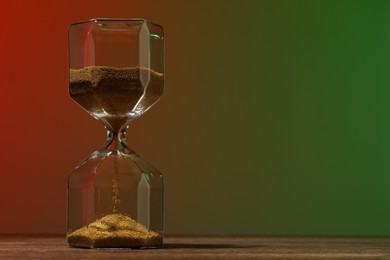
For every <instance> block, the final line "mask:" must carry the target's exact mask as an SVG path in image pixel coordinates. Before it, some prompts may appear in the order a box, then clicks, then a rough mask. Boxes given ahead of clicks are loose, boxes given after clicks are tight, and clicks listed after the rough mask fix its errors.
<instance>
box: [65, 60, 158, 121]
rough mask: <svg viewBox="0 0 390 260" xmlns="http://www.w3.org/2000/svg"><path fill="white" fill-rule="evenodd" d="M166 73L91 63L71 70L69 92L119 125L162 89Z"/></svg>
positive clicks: (95, 111)
mask: <svg viewBox="0 0 390 260" xmlns="http://www.w3.org/2000/svg"><path fill="white" fill-rule="evenodd" d="M163 89H164V75H163V74H162V73H158V72H155V71H154V70H151V69H147V68H141V67H124V68H114V67H108V66H90V67H85V68H82V69H77V70H74V69H70V70H69V94H70V96H71V97H72V98H73V99H74V100H75V101H76V102H77V103H79V104H80V105H81V106H82V107H83V108H85V109H86V110H87V111H89V112H90V113H92V114H95V115H96V114H106V115H107V116H106V118H105V120H106V121H107V122H108V123H109V124H110V125H111V126H112V127H113V128H115V127H120V126H121V125H122V124H123V123H124V122H126V120H125V119H124V117H125V116H126V115H127V114H128V113H130V112H131V111H133V110H134V109H137V110H142V109H144V108H147V107H148V106H150V105H152V104H153V103H154V102H156V101H157V100H158V99H159V98H160V97H161V96H162V93H163Z"/></svg>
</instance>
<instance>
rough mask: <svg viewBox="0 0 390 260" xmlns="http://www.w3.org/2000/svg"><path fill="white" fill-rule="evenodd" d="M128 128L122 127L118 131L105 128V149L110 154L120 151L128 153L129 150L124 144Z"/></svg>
mask: <svg viewBox="0 0 390 260" xmlns="http://www.w3.org/2000/svg"><path fill="white" fill-rule="evenodd" d="M127 128H128V126H124V127H122V128H121V129H120V130H116V131H115V130H112V129H110V128H108V127H106V130H107V140H106V145H105V148H106V149H108V150H109V151H112V152H117V151H120V152H122V153H129V152H130V149H129V148H128V146H127V143H126V131H127Z"/></svg>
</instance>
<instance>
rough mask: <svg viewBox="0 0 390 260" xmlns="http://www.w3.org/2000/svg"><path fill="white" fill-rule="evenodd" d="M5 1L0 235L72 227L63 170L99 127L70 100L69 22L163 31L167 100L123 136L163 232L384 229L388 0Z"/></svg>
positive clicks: (388, 195)
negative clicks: (129, 24)
mask: <svg viewBox="0 0 390 260" xmlns="http://www.w3.org/2000/svg"><path fill="white" fill-rule="evenodd" d="M109 2H110V4H108V1H103V0H98V1H79V0H68V1H49V0H38V1H32V2H31V1H21V0H16V1H8V2H7V3H6V4H4V3H2V4H1V7H0V25H1V26H0V28H1V29H0V54H1V56H0V69H1V70H0V75H1V80H0V91H1V93H0V94H1V102H0V116H1V119H2V128H1V129H0V134H1V136H2V138H1V139H0V142H1V150H0V156H1V159H0V160H1V169H0V174H1V175H0V176H1V179H0V234H1V233H2V234H6V233H13V234H16V233H31V234H38V233H45V234H64V233H65V223H66V181H67V175H68V173H69V172H70V171H71V170H72V169H73V167H75V166H76V165H78V164H79V163H80V162H81V161H82V160H83V159H84V158H85V157H87V156H88V155H89V154H90V153H92V152H93V151H94V150H96V149H97V148H98V147H99V146H101V145H103V143H104V141H105V132H104V129H103V127H102V126H101V124H100V123H99V122H97V121H95V120H94V119H93V118H92V117H90V116H89V115H88V114H87V113H86V112H84V111H83V110H82V109H81V108H79V107H78V106H77V105H76V104H75V103H73V101H72V100H71V99H70V98H69V96H68V93H67V91H68V90H67V73H68V72H67V69H68V63H67V26H68V25H69V24H70V23H73V22H76V21H80V20H86V19H90V18H95V17H143V18H146V19H150V20H152V21H154V22H156V23H159V24H161V25H163V26H164V28H165V33H166V92H165V95H164V97H163V99H161V101H160V102H159V103H158V104H157V105H156V106H155V107H154V108H152V109H151V110H149V111H148V112H147V113H146V114H145V115H144V116H142V117H141V118H140V119H139V120H137V121H136V122H134V124H133V127H132V128H131V130H130V131H129V139H130V144H131V146H132V148H133V149H134V150H135V151H137V152H138V153H139V154H140V155H142V156H143V157H144V158H146V159H147V160H149V161H150V162H152V163H153V164H154V165H155V166H156V167H157V168H158V169H160V170H161V171H162V172H163V173H164V176H165V184H166V193H165V194H166V233H167V234H236V235H249V234H258V235H268V234H272V235H279V234H291V235H390V160H389V158H390V105H389V104H390V103H389V101H390V73H389V71H390V16H389V15H388V14H389V11H390V2H388V1H310V0H308V1H287V0H286V1H255V0H253V1H249V0H241V1H238V0H237V1H222V0H220V1H208V0H202V1H179V0H178V1H157V0H156V1H119V0H111V1H109Z"/></svg>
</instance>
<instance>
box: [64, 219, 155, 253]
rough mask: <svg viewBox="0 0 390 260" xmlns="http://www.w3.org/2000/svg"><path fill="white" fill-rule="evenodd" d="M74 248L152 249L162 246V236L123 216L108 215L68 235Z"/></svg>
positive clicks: (69, 241) (69, 242)
mask: <svg viewBox="0 0 390 260" xmlns="http://www.w3.org/2000/svg"><path fill="white" fill-rule="evenodd" d="M67 239H68V244H69V245H70V246H74V247H87V248H99V247H133V248H138V247H154V246H160V245H162V236H161V235H160V234H158V233H156V232H154V231H149V230H148V229H147V228H146V227H145V226H144V225H142V224H140V223H137V222H136V221H135V220H133V219H132V218H130V217H128V216H126V215H123V214H109V215H106V216H104V217H103V218H101V219H99V220H96V221H94V222H92V223H91V224H89V225H88V226H85V227H82V228H80V229H78V230H76V231H74V232H72V233H71V234H68V237H67Z"/></svg>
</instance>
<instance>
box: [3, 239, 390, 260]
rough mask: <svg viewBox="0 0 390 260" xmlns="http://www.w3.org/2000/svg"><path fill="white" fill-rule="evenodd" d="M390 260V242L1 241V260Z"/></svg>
mask: <svg viewBox="0 0 390 260" xmlns="http://www.w3.org/2000/svg"><path fill="white" fill-rule="evenodd" d="M26 258H27V259H28V258H39V259H72V258H79V259H120V258H123V259H140V260H142V259H275V258H276V259H390V238H374V237H371V238H361V237H191V236H187V237H167V238H165V240H164V246H163V247H162V248H157V249H137V250H135V249H78V248H71V247H69V246H68V245H67V243H66V240H65V237H63V236H0V259H26Z"/></svg>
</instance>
